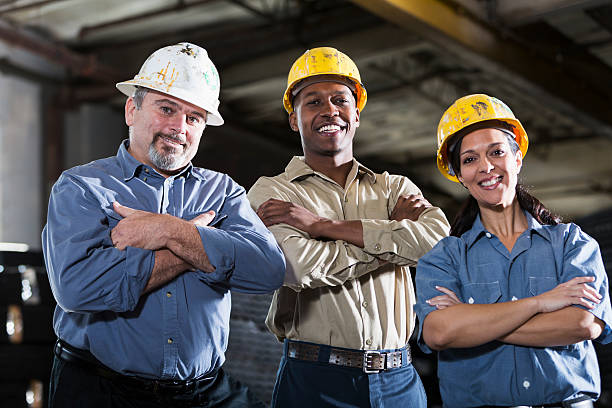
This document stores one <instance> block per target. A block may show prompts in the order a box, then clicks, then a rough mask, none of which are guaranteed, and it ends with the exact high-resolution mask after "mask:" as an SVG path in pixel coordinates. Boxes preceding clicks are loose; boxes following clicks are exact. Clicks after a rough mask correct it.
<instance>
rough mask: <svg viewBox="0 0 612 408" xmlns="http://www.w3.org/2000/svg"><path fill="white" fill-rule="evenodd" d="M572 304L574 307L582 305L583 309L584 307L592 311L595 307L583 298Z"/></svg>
mask: <svg viewBox="0 0 612 408" xmlns="http://www.w3.org/2000/svg"><path fill="white" fill-rule="evenodd" d="M573 304H575V305H582V306H584V307H586V308H587V309H593V308H594V307H595V305H594V304H593V303H592V302H588V301H586V300H585V299H583V298H579V299H577V300H576V301H574V302H573Z"/></svg>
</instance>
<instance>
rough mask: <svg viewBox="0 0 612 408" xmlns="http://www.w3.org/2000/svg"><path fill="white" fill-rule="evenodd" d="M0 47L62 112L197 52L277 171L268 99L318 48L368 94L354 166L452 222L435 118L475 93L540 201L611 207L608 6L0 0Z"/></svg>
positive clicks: (295, 142)
mask: <svg viewBox="0 0 612 408" xmlns="http://www.w3.org/2000/svg"><path fill="white" fill-rule="evenodd" d="M0 39H2V40H4V44H5V45H4V46H3V47H2V48H0V70H2V71H5V72H16V73H19V74H20V75H22V76H26V77H29V78H32V80H36V81H44V82H47V83H51V84H52V85H53V86H55V87H57V88H58V89H60V90H61V92H60V93H61V95H62V97H63V98H64V102H66V103H67V105H70V106H74V105H78V104H82V103H111V104H116V105H117V106H119V105H120V104H121V103H122V98H121V97H120V96H119V94H118V93H117V92H116V90H115V89H114V82H117V81H120V80H124V79H127V78H130V77H132V76H133V75H134V74H135V73H136V72H137V71H138V69H139V67H140V64H141V63H142V62H143V61H144V59H145V58H146V56H147V55H149V54H150V53H151V52H152V51H153V50H155V49H156V48H158V47H160V46H163V45H167V44H171V43H175V42H179V41H190V42H194V43H197V44H199V45H201V46H203V47H205V48H206V49H207V50H208V52H209V55H210V56H211V58H212V59H213V61H214V62H215V64H216V65H217V68H218V69H219V71H220V74H221V81H222V92H221V113H222V114H223V115H224V117H225V120H226V123H227V125H226V126H227V129H230V130H231V131H233V132H237V133H239V134H242V135H243V136H244V137H245V138H246V137H248V138H250V139H251V141H252V140H256V141H258V142H260V143H261V145H274V146H275V148H277V149H280V151H282V152H286V157H285V158H284V160H283V163H282V165H284V162H288V160H289V155H291V154H295V153H299V151H300V144H299V138H298V137H296V136H295V135H292V132H291V131H290V129H289V128H288V126H287V118H286V113H285V112H284V110H283V108H282V104H281V95H282V92H283V90H284V87H285V85H286V75H287V72H288V70H289V68H290V66H291V63H292V62H293V61H294V60H295V58H296V57H297V56H299V55H300V54H301V53H302V52H304V50H305V49H307V48H311V47H315V46H322V45H331V46H334V47H336V48H338V49H340V50H342V51H344V52H345V53H347V54H348V55H349V56H351V58H353V59H354V60H355V62H356V63H357V65H358V67H359V69H360V71H361V75H362V78H363V80H364V83H365V86H366V88H367V90H368V104H367V106H366V108H365V109H364V112H363V113H362V116H361V127H360V128H359V130H358V133H357V138H356V142H355V154H356V156H357V158H358V159H359V160H360V161H362V162H363V163H364V164H366V165H369V166H370V167H372V168H373V169H375V170H389V171H391V172H395V173H400V174H405V175H408V176H409V177H411V179H412V180H413V181H415V183H417V185H419V186H420V187H421V188H422V189H423V190H424V192H425V193H426V195H427V196H428V197H429V198H430V201H432V202H435V203H436V204H438V205H440V206H442V207H443V208H445V209H447V211H449V212H451V213H452V212H453V209H455V208H456V207H457V204H458V203H459V202H461V201H462V200H463V197H465V192H464V191H463V189H462V188H461V186H458V185H454V184H453V183H449V182H448V181H446V180H445V179H444V178H443V177H441V176H440V174H439V173H438V172H437V169H436V166H435V159H434V155H435V149H436V146H435V131H436V127H437V123H438V120H439V118H440V116H441V115H442V112H443V111H444V110H445V109H446V108H447V107H448V106H449V105H450V104H451V103H452V102H453V101H454V100H455V99H457V98H458V97H460V96H463V95H465V94H469V93H479V92H483V93H487V94H490V95H493V96H496V97H498V98H499V99H501V100H503V101H505V102H506V103H507V104H508V105H509V106H510V107H511V108H512V109H513V111H514V113H515V114H516V116H517V117H518V118H519V119H520V120H521V122H522V123H523V125H524V127H525V128H526V130H527V132H528V134H529V137H530V143H531V144H530V148H529V152H528V153H527V156H526V160H525V163H524V168H523V172H522V175H523V179H524V182H525V183H526V184H527V185H528V186H531V189H532V191H533V192H534V194H535V195H536V196H537V197H538V198H540V199H541V200H542V201H543V202H544V203H545V204H546V205H548V206H549V207H551V208H552V209H553V210H555V211H557V212H559V213H560V214H561V215H563V216H565V217H566V218H568V219H576V218H579V217H582V216H585V215H589V214H593V213H595V212H597V211H600V210H604V209H609V208H612V177H610V176H611V175H612V160H610V157H609V156H610V155H611V154H612V111H611V106H612V2H611V1H595V0H582V1H580V0H573V1H572V0H538V1H532V0H411V1H410V0H403V1H402V0H352V1H348V0H346V1H345V0H130V1H125V0H46V1H40V0H38V1H37V0H12V1H11V0H0ZM20 53H28V55H33V57H30V58H29V59H27V58H23V57H21V56H20ZM43 68H44V69H43ZM224 127H225V126H224ZM207 132H209V130H207ZM206 140H207V139H205V141H204V143H206ZM233 148H234V149H236V148H237V147H236V146H233ZM261 160H266V158H265V157H264V158H262V159H261ZM204 165H206V164H205V163H204ZM280 168H282V166H281V167H280ZM256 176H257V174H254V175H253V177H256ZM252 181H253V180H246V181H243V182H244V183H246V184H248V183H249V182H252Z"/></svg>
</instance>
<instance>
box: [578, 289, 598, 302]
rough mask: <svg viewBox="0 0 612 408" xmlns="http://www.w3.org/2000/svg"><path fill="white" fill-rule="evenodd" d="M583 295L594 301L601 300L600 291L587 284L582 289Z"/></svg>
mask: <svg viewBox="0 0 612 408" xmlns="http://www.w3.org/2000/svg"><path fill="white" fill-rule="evenodd" d="M581 297H583V298H585V299H588V300H590V301H592V302H594V303H600V302H601V300H600V299H599V293H597V292H595V291H594V290H593V288H591V287H589V286H588V285H585V288H584V289H582V293H581Z"/></svg>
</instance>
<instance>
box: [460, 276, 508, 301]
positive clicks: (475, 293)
mask: <svg viewBox="0 0 612 408" xmlns="http://www.w3.org/2000/svg"><path fill="white" fill-rule="evenodd" d="M463 294H464V296H463V298H464V302H465V303H468V304H477V305H483V304H490V303H495V302H497V301H498V300H499V299H500V298H501V287H500V285H499V282H498V281H495V282H476V283H467V284H465V285H464V286H463Z"/></svg>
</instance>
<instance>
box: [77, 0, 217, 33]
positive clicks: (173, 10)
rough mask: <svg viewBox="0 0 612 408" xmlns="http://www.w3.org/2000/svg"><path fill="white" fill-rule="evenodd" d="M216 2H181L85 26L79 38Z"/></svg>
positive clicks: (199, 0) (212, 0)
mask: <svg viewBox="0 0 612 408" xmlns="http://www.w3.org/2000/svg"><path fill="white" fill-rule="evenodd" d="M214 1H218V0H198V1H194V2H192V3H185V2H184V1H179V2H178V3H176V4H175V5H174V6H170V7H164V8H161V9H157V10H153V11H149V12H146V13H142V14H136V15H132V16H129V17H125V18H121V19H118V20H113V21H107V22H106V23H101V24H97V25H91V26H84V27H83V28H81V29H80V30H79V35H78V37H79V38H80V39H83V38H85V37H87V36H88V35H90V34H91V33H93V32H95V31H100V30H105V29H107V28H112V27H117V26H121V25H125V24H132V23H135V22H138V21H141V20H146V19H150V18H152V17H157V16H164V15H167V14H168V13H177V12H180V11H184V10H186V9H188V8H191V7H196V6H201V5H203V4H206V3H211V2H214ZM166 35H167V34H166Z"/></svg>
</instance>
